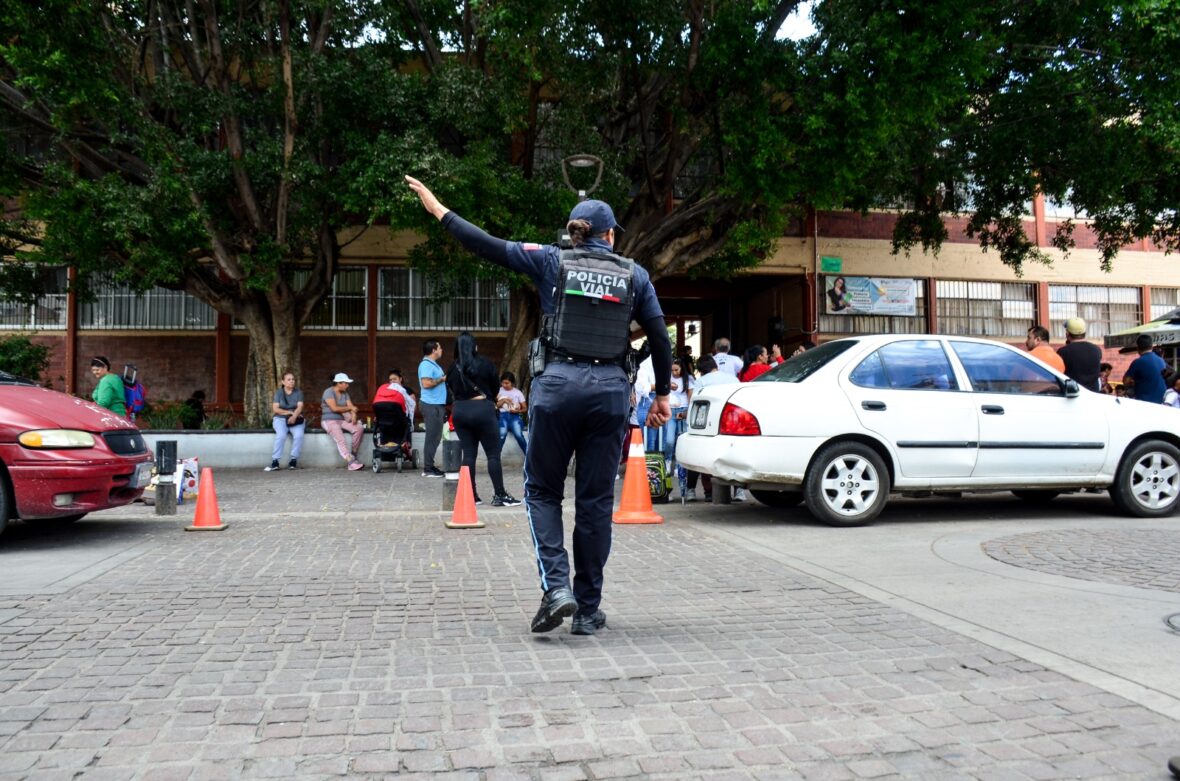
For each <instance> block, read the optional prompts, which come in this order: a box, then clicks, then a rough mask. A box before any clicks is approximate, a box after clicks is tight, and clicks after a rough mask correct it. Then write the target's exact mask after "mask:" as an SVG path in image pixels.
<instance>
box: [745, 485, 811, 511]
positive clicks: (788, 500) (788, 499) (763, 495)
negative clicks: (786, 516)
mask: <svg viewBox="0 0 1180 781" xmlns="http://www.w3.org/2000/svg"><path fill="white" fill-rule="evenodd" d="M750 495H751V496H753V497H754V498H755V499H757V500H758V501H760V502H762V504H764V505H766V506H767V507H794V506H795V505H797V504H799V502H801V501H803V492H802V491H767V490H761V489H754V488H751V489H750Z"/></svg>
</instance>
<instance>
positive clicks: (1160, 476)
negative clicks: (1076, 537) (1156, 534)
mask: <svg viewBox="0 0 1180 781" xmlns="http://www.w3.org/2000/svg"><path fill="white" fill-rule="evenodd" d="M1110 495H1111V498H1113V499H1114V502H1115V504H1116V505H1118V507H1119V509H1120V510H1122V511H1123V512H1125V513H1127V514H1128V515H1134V516H1137V517H1139V518H1159V517H1163V516H1165V515H1171V514H1172V513H1174V512H1175V511H1176V504H1177V502H1180V450H1177V449H1176V447H1175V446H1174V445H1171V444H1169V443H1167V442H1163V441H1161V440H1158V439H1149V440H1148V441H1146V442H1141V443H1140V444H1138V445H1136V446H1135V447H1133V448H1131V449H1130V450H1128V451H1127V453H1126V454H1125V455H1124V456H1123V461H1122V463H1121V464H1119V471H1118V474H1117V475H1116V476H1115V479H1114V485H1112V486H1111V487H1110Z"/></svg>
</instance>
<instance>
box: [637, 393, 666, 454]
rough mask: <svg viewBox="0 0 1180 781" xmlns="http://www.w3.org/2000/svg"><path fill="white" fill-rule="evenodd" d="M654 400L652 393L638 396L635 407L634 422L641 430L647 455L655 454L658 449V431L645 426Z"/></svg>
mask: <svg viewBox="0 0 1180 781" xmlns="http://www.w3.org/2000/svg"><path fill="white" fill-rule="evenodd" d="M655 399H656V397H655V394H654V393H649V394H648V395H646V396H640V397H639V402H638V404H637V405H636V407H635V422H636V423H638V424H639V426H640V428H642V429H643V449H644V450H645V451H646V452H648V453H656V452H659V449H660V439H659V429H655V428H651V427H649V426H648V425H647V413H648V412H651V404H652V402H653V401H655Z"/></svg>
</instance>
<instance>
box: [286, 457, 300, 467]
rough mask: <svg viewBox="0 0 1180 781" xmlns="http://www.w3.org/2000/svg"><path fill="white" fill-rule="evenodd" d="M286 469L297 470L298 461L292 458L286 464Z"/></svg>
mask: <svg viewBox="0 0 1180 781" xmlns="http://www.w3.org/2000/svg"><path fill="white" fill-rule="evenodd" d="M287 468H288V469H298V468H299V459H297V458H292V459H291V460H290V461H288V462H287Z"/></svg>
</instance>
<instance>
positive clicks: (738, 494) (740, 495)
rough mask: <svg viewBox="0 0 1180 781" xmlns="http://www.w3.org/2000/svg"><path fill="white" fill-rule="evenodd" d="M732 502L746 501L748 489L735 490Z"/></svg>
mask: <svg viewBox="0 0 1180 781" xmlns="http://www.w3.org/2000/svg"><path fill="white" fill-rule="evenodd" d="M730 501H733V502H744V501H746V489H745V488H735V489H733V498H732V499H731V500H730Z"/></svg>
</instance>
